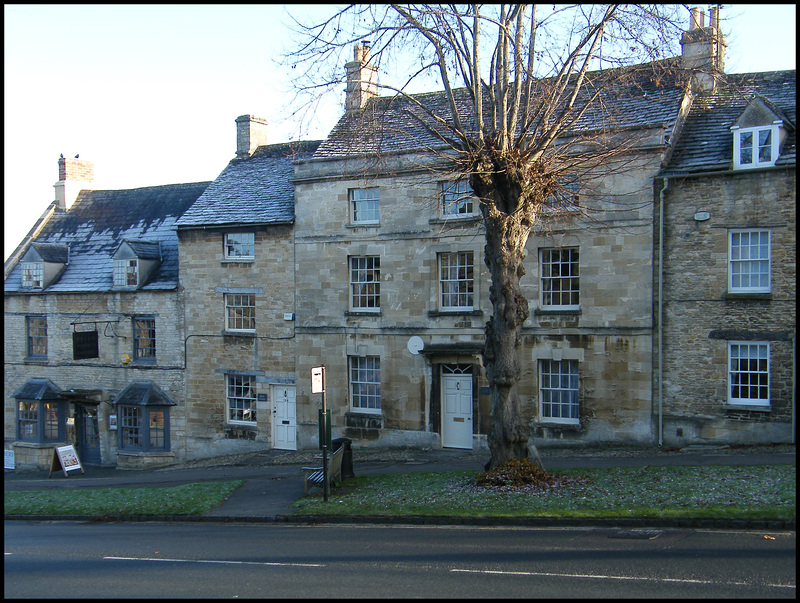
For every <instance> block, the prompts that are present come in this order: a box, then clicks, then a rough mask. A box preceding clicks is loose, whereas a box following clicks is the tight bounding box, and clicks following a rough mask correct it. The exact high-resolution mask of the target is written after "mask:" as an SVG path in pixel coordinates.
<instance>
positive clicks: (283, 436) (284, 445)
mask: <svg viewBox="0 0 800 603" xmlns="http://www.w3.org/2000/svg"><path fill="white" fill-rule="evenodd" d="M295 396H296V394H295V388H294V385H273V386H272V447H273V448H277V449H279V450H297V402H296V398H295Z"/></svg>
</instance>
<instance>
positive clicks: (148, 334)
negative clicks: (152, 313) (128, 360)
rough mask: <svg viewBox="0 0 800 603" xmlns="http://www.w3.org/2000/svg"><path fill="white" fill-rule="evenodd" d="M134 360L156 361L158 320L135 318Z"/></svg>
mask: <svg viewBox="0 0 800 603" xmlns="http://www.w3.org/2000/svg"><path fill="white" fill-rule="evenodd" d="M133 359H134V360H149V361H154V360H155V359H156V319H155V318H146V317H134V319H133Z"/></svg>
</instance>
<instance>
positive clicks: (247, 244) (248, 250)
mask: <svg viewBox="0 0 800 603" xmlns="http://www.w3.org/2000/svg"><path fill="white" fill-rule="evenodd" d="M225 257H226V258H227V259H239V258H244V259H253V258H254V257H255V233H252V232H236V233H228V234H226V235H225Z"/></svg>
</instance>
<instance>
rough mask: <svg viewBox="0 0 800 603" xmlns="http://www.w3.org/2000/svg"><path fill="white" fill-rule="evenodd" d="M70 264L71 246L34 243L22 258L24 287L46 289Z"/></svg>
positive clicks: (21, 266)
mask: <svg viewBox="0 0 800 603" xmlns="http://www.w3.org/2000/svg"><path fill="white" fill-rule="evenodd" d="M68 264H69V247H67V246H66V245H56V244H52V243H33V244H32V245H31V246H30V248H29V249H28V250H27V251H26V252H25V254H24V255H23V256H22V258H21V259H20V268H21V270H22V287H23V289H46V288H47V287H49V286H50V285H52V284H53V283H55V282H56V281H58V279H59V277H60V276H61V275H62V274H63V272H64V270H66V268H67V265H68Z"/></svg>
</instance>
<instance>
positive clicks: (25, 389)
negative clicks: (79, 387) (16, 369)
mask: <svg viewBox="0 0 800 603" xmlns="http://www.w3.org/2000/svg"><path fill="white" fill-rule="evenodd" d="M60 393H61V390H60V389H59V388H58V386H57V385H55V384H54V383H53V382H52V381H50V380H49V379H29V380H28V382H27V383H25V385H23V386H22V387H20V388H19V389H18V390H17V391H15V392H14V393H13V394H11V397H12V398H17V399H22V400H58V399H60V398H61V396H60Z"/></svg>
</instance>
